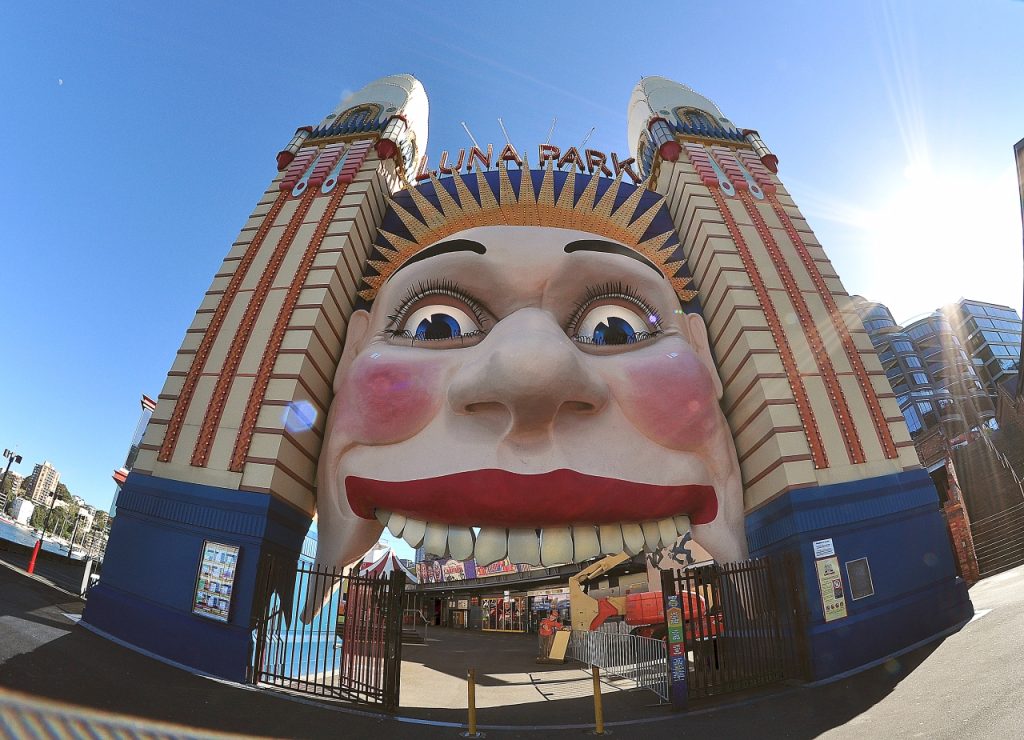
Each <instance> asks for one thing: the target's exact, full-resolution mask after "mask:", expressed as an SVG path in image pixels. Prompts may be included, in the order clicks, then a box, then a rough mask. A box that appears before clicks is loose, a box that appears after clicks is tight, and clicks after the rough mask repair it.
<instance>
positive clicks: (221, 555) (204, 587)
mask: <svg viewBox="0 0 1024 740" xmlns="http://www.w3.org/2000/svg"><path fill="white" fill-rule="evenodd" d="M237 568H238V547H237V546H236V545H224V544H221V543H219V542H211V541H210V540H206V541H205V542H203V550H202V557H201V558H200V560H199V572H198V573H197V574H196V590H195V597H194V598H193V600H192V613H193V614H198V615H199V616H201V617H206V618H207V619H215V620H217V621H218V622H227V621H228V618H229V616H230V613H231V596H232V593H233V592H234V589H235V572H236V570H237Z"/></svg>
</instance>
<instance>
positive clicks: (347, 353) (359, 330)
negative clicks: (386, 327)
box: [334, 309, 370, 393]
mask: <svg viewBox="0 0 1024 740" xmlns="http://www.w3.org/2000/svg"><path fill="white" fill-rule="evenodd" d="M369 331H370V312H369V311H363V310H362V309H360V310H359V311H353V313H352V315H351V316H350V317H349V319H348V329H347V330H346V332H345V348H344V349H343V350H342V352H341V361H340V362H338V369H337V370H336V371H335V372H334V392H335V393H337V392H338V390H339V386H340V385H341V379H342V378H344V377H345V373H346V372H348V369H349V367H350V366H351V365H352V361H353V360H354V359H355V358H356V355H358V354H359V352H360V351H362V349H363V345H364V344H365V342H366V339H367V334H368V333H369Z"/></svg>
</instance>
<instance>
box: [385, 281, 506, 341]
mask: <svg viewBox="0 0 1024 740" xmlns="http://www.w3.org/2000/svg"><path fill="white" fill-rule="evenodd" d="M432 295H443V296H447V297H448V298H454V299H456V300H458V301H462V302H463V303H464V304H466V306H467V307H468V308H469V309H470V310H471V311H472V312H473V318H475V319H476V322H477V324H478V325H479V326H483V325H484V324H485V323H486V321H487V314H486V313H485V312H484V308H483V306H482V305H481V303H480V301H478V300H477V299H476V298H473V297H472V296H471V295H469V294H468V293H466V292H465V291H464V290H462V288H460V287H459V286H458V285H457V284H456V283H455V282H453V281H452V280H448V279H447V278H444V279H434V280H427V281H426V282H422V283H417V284H416V285H415V286H413V287H412V288H410V289H409V292H408V293H406V294H405V297H404V298H403V299H402V300H401V302H400V303H399V305H398V309H397V310H396V311H395V312H394V313H393V314H390V315H389V316H388V324H387V326H386V327H384V331H385V332H387V334H388V335H389V336H390V337H392V338H396V337H397V338H402V337H407V336H408V334H409V332H408V331H407V330H402V329H399V328H398V327H399V326H400V325H401V323H402V320H403V319H404V318H405V317H406V316H407V315H408V313H409V309H410V308H412V307H413V306H414V305H416V304H417V303H419V302H420V301H421V300H423V299H424V298H427V297H429V296H432ZM475 333H476V332H474V334H475ZM481 333H485V332H482V331H481ZM466 336H469V335H466ZM421 341H423V340H421Z"/></svg>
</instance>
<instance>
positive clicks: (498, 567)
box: [476, 558, 518, 578]
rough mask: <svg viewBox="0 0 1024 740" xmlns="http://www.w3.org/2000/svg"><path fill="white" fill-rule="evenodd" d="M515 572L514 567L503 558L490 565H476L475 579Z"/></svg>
mask: <svg viewBox="0 0 1024 740" xmlns="http://www.w3.org/2000/svg"><path fill="white" fill-rule="evenodd" d="M517 570H518V569H517V568H516V566H515V565H513V564H512V563H510V562H509V560H508V558H505V559H504V560H499V561H498V562H496V563H491V564H490V565H480V564H477V566H476V577H477V578H483V577H484V576H497V575H501V574H502V573H515V572H516V571H517Z"/></svg>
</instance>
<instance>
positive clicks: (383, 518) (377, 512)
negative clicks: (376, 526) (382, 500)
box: [373, 509, 391, 527]
mask: <svg viewBox="0 0 1024 740" xmlns="http://www.w3.org/2000/svg"><path fill="white" fill-rule="evenodd" d="M373 515H374V516H375V517H377V521H378V522H380V523H381V524H383V525H384V526H385V527H386V526H388V517H390V516H391V512H390V511H385V510H384V509H374V511H373Z"/></svg>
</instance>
